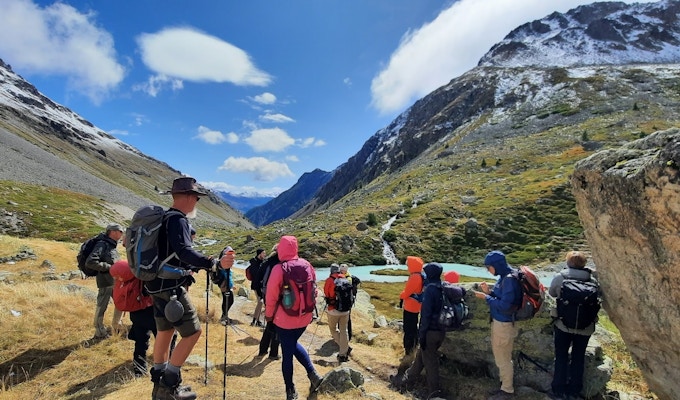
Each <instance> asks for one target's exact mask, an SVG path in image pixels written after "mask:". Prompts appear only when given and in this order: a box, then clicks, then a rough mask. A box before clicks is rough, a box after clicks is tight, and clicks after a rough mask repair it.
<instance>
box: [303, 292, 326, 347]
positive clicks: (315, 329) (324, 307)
mask: <svg viewBox="0 0 680 400" xmlns="http://www.w3.org/2000/svg"><path fill="white" fill-rule="evenodd" d="M326 307H328V304H324V306H323V310H321V314H319V319H318V320H317V321H316V328H314V333H312V339H311V340H310V341H309V344H308V345H307V353H309V348H310V347H312V342H314V338H315V337H316V331H317V330H318V329H319V325H321V316H322V315H323V313H325V312H326Z"/></svg>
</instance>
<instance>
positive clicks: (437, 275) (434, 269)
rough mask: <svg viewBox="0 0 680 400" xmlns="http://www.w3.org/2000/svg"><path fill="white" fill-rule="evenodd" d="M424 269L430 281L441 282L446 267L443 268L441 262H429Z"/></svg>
mask: <svg viewBox="0 0 680 400" xmlns="http://www.w3.org/2000/svg"><path fill="white" fill-rule="evenodd" d="M423 271H424V272H425V275H426V276H427V280H428V282H439V281H441V277H442V272H443V271H444V268H442V266H441V264H439V263H436V262H431V263H427V264H426V265H425V266H424V267H423Z"/></svg>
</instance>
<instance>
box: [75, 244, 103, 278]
mask: <svg viewBox="0 0 680 400" xmlns="http://www.w3.org/2000/svg"><path fill="white" fill-rule="evenodd" d="M99 240H100V239H99V235H97V236H95V237H93V238H89V239H87V240H86V241H85V242H83V244H82V245H80V251H79V252H78V255H77V256H76V260H77V261H78V269H79V270H80V272H82V273H83V275H85V276H97V274H98V273H99V271H97V270H94V269H92V268H88V267H87V265H85V262H86V261H87V257H89V256H90V253H92V250H94V246H95V245H96V244H97V242H99Z"/></svg>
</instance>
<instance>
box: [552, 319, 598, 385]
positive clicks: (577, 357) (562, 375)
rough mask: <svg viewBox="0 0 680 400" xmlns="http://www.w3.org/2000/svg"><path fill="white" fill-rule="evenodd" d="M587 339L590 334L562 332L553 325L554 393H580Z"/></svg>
mask: <svg viewBox="0 0 680 400" xmlns="http://www.w3.org/2000/svg"><path fill="white" fill-rule="evenodd" d="M588 340H590V336H584V335H577V334H575V333H568V332H564V331H562V330H560V329H559V328H557V327H555V372H554V374H553V380H552V390H553V392H554V393H555V394H564V395H570V396H574V397H576V396H578V395H579V393H581V390H582V389H583V370H584V366H585V361H586V347H588ZM569 347H571V360H569Z"/></svg>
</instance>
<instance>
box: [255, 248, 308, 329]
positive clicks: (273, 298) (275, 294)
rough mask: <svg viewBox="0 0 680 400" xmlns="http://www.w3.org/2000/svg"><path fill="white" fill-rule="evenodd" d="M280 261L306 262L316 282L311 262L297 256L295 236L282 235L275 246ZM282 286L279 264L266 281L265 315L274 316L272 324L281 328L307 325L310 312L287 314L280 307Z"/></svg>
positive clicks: (268, 317)
mask: <svg viewBox="0 0 680 400" xmlns="http://www.w3.org/2000/svg"><path fill="white" fill-rule="evenodd" d="M276 250H277V252H278V255H279V260H280V261H281V262H284V261H289V260H297V259H299V260H302V261H304V262H305V263H306V264H307V268H309V272H310V274H311V275H312V278H313V279H314V281H315V282H316V272H315V271H314V267H312V264H310V263H309V262H307V261H306V260H304V259H302V258H299V257H298V243H297V238H296V237H295V236H282V237H281V240H280V241H279V244H278V246H277V248H276ZM282 286H283V270H282V269H281V264H280V263H279V264H276V265H275V266H274V267H273V268H272V272H271V274H270V275H269V281H267V293H266V294H265V304H266V308H265V316H266V317H267V319H268V320H269V319H270V318H272V317H273V318H274V324H276V326H278V327H279V328H283V329H296V328H302V327H305V326H307V325H309V324H310V323H311V322H312V313H307V314H304V315H301V316H292V315H288V314H287V313H286V312H285V311H284V310H283V307H281V287H282Z"/></svg>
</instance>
